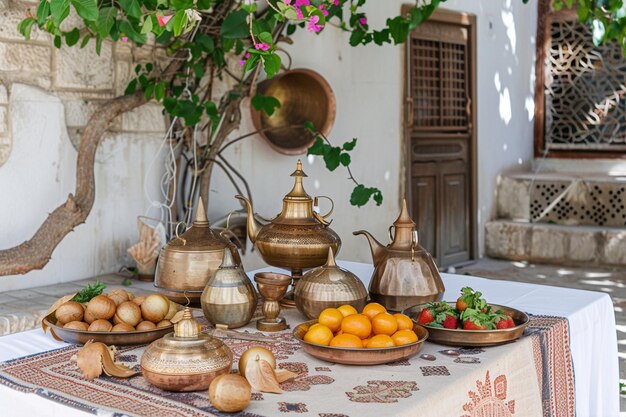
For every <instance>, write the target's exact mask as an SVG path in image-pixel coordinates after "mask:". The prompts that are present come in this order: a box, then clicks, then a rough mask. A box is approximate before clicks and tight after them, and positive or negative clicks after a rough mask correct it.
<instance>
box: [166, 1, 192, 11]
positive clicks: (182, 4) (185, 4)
mask: <svg viewBox="0 0 626 417" xmlns="http://www.w3.org/2000/svg"><path fill="white" fill-rule="evenodd" d="M170 4H171V5H172V7H173V8H174V10H186V9H191V8H192V7H193V0H171V2H170Z"/></svg>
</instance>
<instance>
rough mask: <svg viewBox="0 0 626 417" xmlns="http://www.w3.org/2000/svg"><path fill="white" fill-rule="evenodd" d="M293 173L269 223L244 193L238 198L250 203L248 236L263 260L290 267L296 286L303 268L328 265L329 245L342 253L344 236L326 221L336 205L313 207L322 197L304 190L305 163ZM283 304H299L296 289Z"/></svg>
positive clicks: (248, 206)
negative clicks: (261, 220)
mask: <svg viewBox="0 0 626 417" xmlns="http://www.w3.org/2000/svg"><path fill="white" fill-rule="evenodd" d="M291 176H292V177H294V178H295V184H294V186H293V189H292V190H291V191H290V192H289V194H287V195H286V196H285V197H284V198H283V210H282V211H281V212H280V213H279V214H278V215H277V216H276V217H274V218H273V219H268V221H269V223H267V224H265V225H262V224H260V223H259V222H258V221H257V220H256V219H255V215H254V212H253V208H252V204H251V203H250V201H249V200H248V199H246V198H245V197H242V196H240V195H237V196H235V197H236V198H238V199H239V200H242V201H244V202H245V204H246V207H247V210H248V224H247V227H248V237H249V238H250V240H251V241H252V242H253V243H254V244H255V246H256V247H257V249H258V250H259V253H260V254H261V257H262V258H263V260H264V261H265V262H266V263H268V264H269V265H272V266H277V267H282V268H287V269H290V270H291V275H292V278H293V279H294V285H295V280H297V279H299V278H300V277H301V276H302V269H303V268H314V267H316V266H320V265H324V263H325V262H326V258H327V256H328V249H329V248H330V249H332V250H333V252H334V253H335V254H336V253H338V252H339V249H340V248H341V239H340V238H339V236H338V235H337V233H335V232H334V231H333V230H332V229H331V228H330V227H329V226H328V225H329V224H330V222H329V221H327V220H326V218H327V217H328V216H330V215H331V214H332V211H333V210H332V208H331V210H330V211H329V212H328V213H326V214H324V215H321V214H319V213H317V212H315V211H314V210H313V206H314V205H317V200H318V198H320V197H315V200H314V199H313V198H311V196H309V195H308V194H307V193H306V191H304V187H303V185H302V180H303V178H306V176H307V175H306V174H305V173H304V171H303V170H302V162H300V161H298V163H297V165H296V170H295V171H294V172H293V173H292V174H291ZM326 198H327V197H326ZM329 200H330V199H329ZM330 201H331V203H332V200H330ZM281 304H283V305H286V306H290V307H294V306H295V301H294V299H293V291H291V292H290V293H288V294H287V295H286V296H285V298H284V299H283V301H282V302H281Z"/></svg>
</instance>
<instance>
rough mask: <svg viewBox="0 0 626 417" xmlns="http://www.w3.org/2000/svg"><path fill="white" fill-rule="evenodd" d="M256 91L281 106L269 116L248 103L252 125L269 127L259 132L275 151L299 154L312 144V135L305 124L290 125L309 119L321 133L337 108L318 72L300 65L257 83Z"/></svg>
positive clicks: (333, 95)
mask: <svg viewBox="0 0 626 417" xmlns="http://www.w3.org/2000/svg"><path fill="white" fill-rule="evenodd" d="M257 91H258V92H259V94H262V95H264V96H272V97H276V98H277V99H278V100H279V101H280V105H281V106H280V108H277V109H276V110H275V111H274V114H272V116H268V115H267V114H266V113H265V112H262V111H261V112H259V111H257V110H255V109H254V106H250V112H251V116H252V122H253V123H254V127H255V129H256V130H262V129H271V130H266V131H264V132H260V133H259V134H260V135H261V137H263V139H265V140H266V141H267V143H268V144H269V145H270V146H271V147H272V148H273V149H274V150H275V151H276V152H279V153H282V154H285V155H300V154H303V153H304V152H306V150H307V149H308V148H309V147H310V146H311V145H312V144H313V141H314V139H315V137H314V136H313V135H312V134H311V132H309V131H308V130H306V129H305V128H304V127H289V126H292V125H304V123H305V122H307V121H310V122H312V123H313V125H314V126H315V128H316V129H318V130H319V131H320V132H322V133H324V135H328V134H329V133H330V130H331V129H332V127H333V123H334V122H335V113H336V112H337V104H336V101H335V94H334V93H333V90H332V88H331V87H330V85H329V84H328V82H327V81H326V79H324V77H322V76H321V75H320V74H318V73H317V72H315V71H312V70H310V69H303V68H301V69H294V70H289V71H287V72H284V73H282V74H280V75H278V76H276V77H274V78H272V79H271V80H266V81H263V82H261V83H259V85H258V89H257Z"/></svg>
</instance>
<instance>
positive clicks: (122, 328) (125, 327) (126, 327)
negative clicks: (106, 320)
mask: <svg viewBox="0 0 626 417" xmlns="http://www.w3.org/2000/svg"><path fill="white" fill-rule="evenodd" d="M111 331H112V332H134V331H135V328H134V327H133V326H131V325H130V324H128V323H120V324H116V325H115V326H113V328H112V329H111Z"/></svg>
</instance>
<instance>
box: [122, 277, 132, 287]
mask: <svg viewBox="0 0 626 417" xmlns="http://www.w3.org/2000/svg"><path fill="white" fill-rule="evenodd" d="M122 285H123V286H125V287H130V286H131V285H133V281H132V280H131V279H130V278H125V279H124V281H122Z"/></svg>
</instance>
